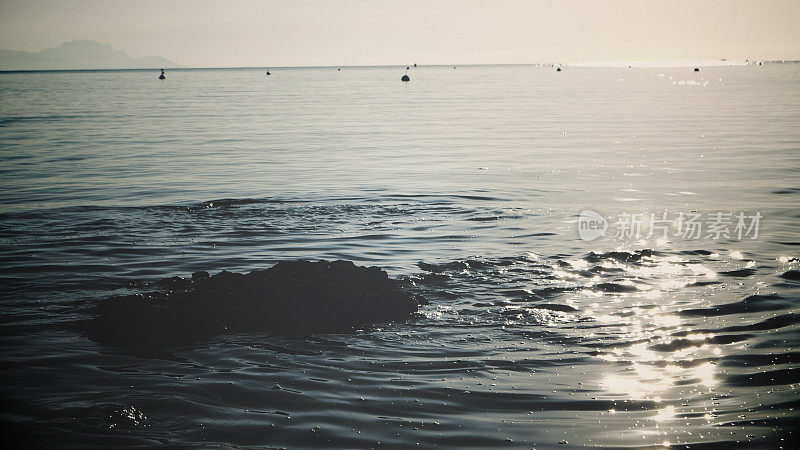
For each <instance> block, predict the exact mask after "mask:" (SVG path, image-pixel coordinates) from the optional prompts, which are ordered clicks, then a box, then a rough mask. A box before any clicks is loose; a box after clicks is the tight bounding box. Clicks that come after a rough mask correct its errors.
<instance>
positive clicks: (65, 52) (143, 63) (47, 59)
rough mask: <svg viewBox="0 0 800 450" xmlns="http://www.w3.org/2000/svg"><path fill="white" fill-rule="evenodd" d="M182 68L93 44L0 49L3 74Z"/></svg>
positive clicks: (149, 57)
mask: <svg viewBox="0 0 800 450" xmlns="http://www.w3.org/2000/svg"><path fill="white" fill-rule="evenodd" d="M176 67H182V66H181V65H179V64H176V63H174V62H172V61H170V60H168V59H165V58H162V57H160V56H145V57H144V58H132V57H130V56H128V55H127V54H126V53H125V52H124V51H122V50H115V49H114V48H112V47H111V46H110V45H107V44H101V43H99V42H96V41H91V40H87V39H84V40H77V39H76V40H72V41H69V42H64V43H63V44H61V45H59V46H58V47H54V48H48V49H45V50H42V51H40V52H24V51H17V50H6V49H0V70H80V69H161V68H176Z"/></svg>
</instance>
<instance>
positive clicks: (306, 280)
mask: <svg viewBox="0 0 800 450" xmlns="http://www.w3.org/2000/svg"><path fill="white" fill-rule="evenodd" d="M399 283H400V282H399V281H397V280H394V279H391V278H389V276H388V274H387V273H386V272H385V271H383V270H381V269H380V268H377V267H362V266H356V265H355V264H353V263H352V262H350V261H333V262H329V261H316V262H311V261H287V262H281V263H279V264H276V265H275V266H273V267H271V268H269V269H266V270H255V271H252V272H250V273H248V274H241V273H232V272H227V271H222V272H220V273H218V274H216V275H213V276H212V275H209V274H208V273H207V272H197V273H194V274H192V278H191V279H184V278H179V277H173V278H168V279H164V280H161V281H160V282H158V285H159V286H160V287H161V288H162V289H164V290H163V291H160V292H151V293H147V294H137V295H128V296H121V297H112V298H109V299H107V300H105V301H102V302H99V303H98V304H97V305H95V306H94V308H93V313H94V317H93V318H92V319H90V320H88V321H87V322H86V323H85V324H84V327H85V331H86V333H87V335H88V337H89V338H90V339H92V340H94V341H96V342H99V343H101V344H106V345H112V346H119V347H127V348H143V349H145V348H163V347H170V346H178V345H188V344H192V343H195V342H198V341H201V340H204V339H208V338H211V337H213V336H216V335H218V334H221V333H223V332H226V331H232V332H237V331H259V330H276V331H284V332H291V333H306V332H314V331H334V330H343V329H348V328H352V327H354V326H357V325H365V324H370V323H378V322H389V321H397V320H404V319H406V318H408V317H409V316H410V315H411V314H412V313H414V312H416V311H417V309H418V306H419V305H420V304H425V303H427V302H426V301H425V299H424V298H422V297H420V296H418V295H415V294H411V293H409V292H407V291H405V290H404V289H403V288H402V287H401V286H400V284H399Z"/></svg>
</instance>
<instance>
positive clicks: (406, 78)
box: [400, 75, 411, 81]
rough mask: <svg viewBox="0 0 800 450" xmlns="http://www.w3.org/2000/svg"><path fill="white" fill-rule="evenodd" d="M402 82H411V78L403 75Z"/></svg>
mask: <svg viewBox="0 0 800 450" xmlns="http://www.w3.org/2000/svg"><path fill="white" fill-rule="evenodd" d="M400 81H411V78H409V77H408V75H403V77H402V78H400Z"/></svg>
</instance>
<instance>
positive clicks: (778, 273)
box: [0, 64, 800, 448]
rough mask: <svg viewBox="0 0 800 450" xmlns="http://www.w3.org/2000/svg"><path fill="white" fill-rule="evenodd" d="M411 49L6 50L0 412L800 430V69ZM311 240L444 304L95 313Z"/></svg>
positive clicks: (295, 424)
mask: <svg viewBox="0 0 800 450" xmlns="http://www.w3.org/2000/svg"><path fill="white" fill-rule="evenodd" d="M404 69H405V68H404V67H403V70H404ZM448 69H449V70H448ZM400 75H402V70H400V71H398V70H394V69H392V68H344V69H343V70H342V71H341V72H337V71H335V69H325V68H314V69H284V70H273V73H272V75H271V76H270V77H269V78H266V77H265V76H264V74H263V72H262V71H260V70H256V69H253V70H208V71H203V70H185V71H181V70H175V71H168V73H167V79H166V80H165V81H163V82H160V81H158V80H157V79H156V78H157V76H158V73H148V72H143V71H119V72H68V73H57V72H50V73H24V74H22V73H3V74H0V301H2V311H3V314H2V316H1V317H0V330H1V331H0V348H1V349H2V356H1V357H0V364H2V380H0V395H2V399H3V406H2V410H1V411H0V420H2V428H3V435H4V436H6V437H4V439H6V440H7V441H12V440H16V439H18V438H22V439H26V440H27V441H26V442H27V444H28V446H30V447H44V448H108V447H110V446H115V447H123V448H125V447H128V448H141V447H152V446H156V445H162V444H167V445H169V446H173V447H190V448H264V447H270V448H271V447H278V448H280V447H290V448H291V447H319V446H325V447H336V448H381V447H387V448H409V447H416V446H420V447H426V448H429V447H434V446H436V447H481V448H489V447H507V448H531V447H534V446H535V447H536V448H573V447H581V446H588V447H592V446H598V447H599V446H603V447H610V448H642V447H645V448H646V447H652V448H665V447H666V448H669V447H676V448H678V447H680V448H685V446H687V445H688V446H689V447H690V448H720V447H728V448H741V447H748V446H749V447H753V448H779V447H782V448H797V447H798V442H800V437H798V433H797V431H796V430H798V429H800V413H798V411H797V408H798V404H799V403H800V393H798V383H800V351H799V350H798V345H800V335H798V331H800V324H798V322H799V321H800V276H799V275H798V274H800V226H799V225H798V220H800V182H798V180H800V177H798V174H800V159H799V158H798V151H800V134H799V133H798V130H797V123H798V119H800V66H798V65H796V64H767V65H764V66H721V67H703V69H702V71H700V72H698V73H693V72H692V71H691V68H588V67H587V68H579V67H565V68H563V70H562V71H561V72H558V73H556V72H555V69H554V68H551V67H549V66H544V67H539V66H459V68H458V70H457V71H453V70H452V68H443V67H434V68H425V67H420V68H417V69H413V70H411V71H410V75H411V79H412V81H410V82H409V83H401V82H400V81H399V76H400ZM586 210H591V211H594V212H596V213H597V214H599V215H600V216H602V217H604V218H606V219H607V225H608V232H607V233H606V235H605V236H602V237H600V238H598V239H593V240H587V239H583V238H582V235H581V234H580V232H579V227H580V224H581V220H582V219H581V218H582V217H584V216H583V215H582V213H583V212H584V211H586ZM720 212H722V213H724V214H730V216H725V217H727V218H728V219H730V223H729V226H728V228H727V229H726V230H727V231H728V233H727V234H725V233H723V234H722V235H720V236H714V233H712V232H710V228H709V226H710V225H709V220H711V218H712V217H713V215H714V214H717V213H720ZM626 214H628V215H630V214H641V215H642V217H643V218H644V219H645V220H644V221H643V225H642V226H643V228H642V232H641V233H634V232H631V233H629V234H628V235H626V234H625V233H624V232H622V231H624V230H623V228H622V227H623V225H622V222H618V219H620V220H621V218H623V217H628V216H625V215H626ZM662 214H667V216H666V217H668V218H669V219H672V221H671V222H670V228H669V230H668V233H667V234H665V235H663V236H662V235H661V233H660V232H654V233H649V232H648V228H650V231H653V230H654V229H655V228H654V224H655V223H656V222H651V221H650V220H651V217H654V216H656V217H662ZM691 214H700V215H701V216H702V217H703V219H704V225H705V227H706V228H704V229H703V230H702V233H701V235H700V236H699V237H697V238H695V237H694V236H692V235H691V233H689V234H687V233H684V232H682V231H685V225H686V223H685V222H681V223H678V222H676V218H681V219H680V220H683V218H686V217H689V216H690V215H691ZM738 214H742V215H743V217H744V218H746V219H749V220H748V221H746V223H745V224H746V225H748V226H749V225H752V224H753V221H752V218H753V217H755V216H756V214H758V215H759V217H761V219H760V223H759V224H758V225H759V226H758V229H757V235H756V233H755V231H756V230H755V228H753V229H750V230H748V229H747V227H746V228H745V229H744V230H738V231H740V232H742V236H739V235H738V234H737V230H736V228H735V227H736V226H737V215H738ZM681 227H683V228H681ZM618 231H619V233H617V232H618ZM629 231H631V230H629ZM615 234H617V235H615ZM584 237H585V236H584ZM297 259H306V260H320V259H324V260H339V259H343V260H349V261H353V262H355V263H356V264H358V265H361V266H378V267H381V268H382V269H384V270H386V271H387V272H388V274H389V275H390V276H391V277H392V278H393V279H396V280H399V282H400V283H401V284H402V286H404V289H407V290H408V291H409V292H410V293H413V294H415V295H420V296H422V297H424V298H425V299H426V300H427V301H428V304H427V305H422V306H420V310H419V312H418V313H416V314H414V315H412V316H410V317H408V318H406V317H404V318H402V320H398V321H394V322H391V321H390V322H380V323H373V324H368V325H364V326H359V327H357V328H356V329H354V330H342V331H336V332H320V333H311V334H297V335H295V334H292V333H285V332H279V331H277V330H273V329H270V328H266V329H264V330H257V331H246V332H231V333H221V334H219V335H216V336H213V337H210V338H208V339H205V340H202V341H200V342H197V343H192V344H189V345H179V346H165V347H164V348H160V349H158V348H157V349H148V350H131V349H125V348H118V347H115V346H112V345H103V344H101V343H98V342H95V341H93V340H91V339H89V338H88V337H87V335H86V333H85V332H84V331H83V329H82V328H81V326H80V324H81V323H83V321H85V320H87V319H89V318H91V317H92V311H93V309H92V308H93V306H94V305H96V304H98V303H102V302H106V301H109V299H110V298H111V297H113V296H121V295H132V294H136V293H140V292H147V291H152V290H154V289H158V286H159V280H163V279H167V278H171V277H176V276H177V277H184V278H188V277H190V276H191V274H192V273H194V272H198V271H208V272H210V273H211V274H216V273H218V272H220V271H222V270H227V271H232V272H239V273H248V272H250V271H254V270H263V269H267V268H269V267H271V266H273V265H275V264H277V263H280V262H282V261H291V260H297Z"/></svg>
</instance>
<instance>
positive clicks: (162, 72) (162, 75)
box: [158, 69, 167, 80]
mask: <svg viewBox="0 0 800 450" xmlns="http://www.w3.org/2000/svg"><path fill="white" fill-rule="evenodd" d="M158 79H159V80H166V79H167V76H166V75H164V69H161V75H159V76H158Z"/></svg>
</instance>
